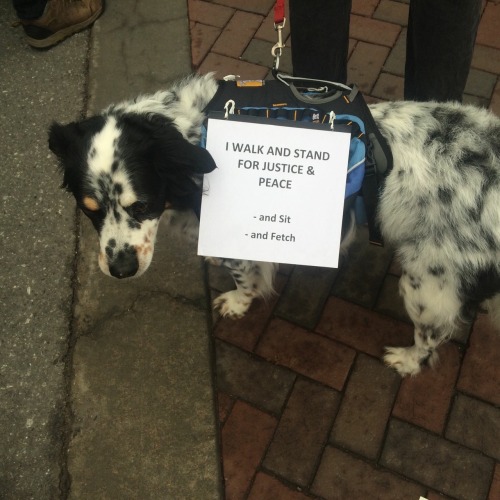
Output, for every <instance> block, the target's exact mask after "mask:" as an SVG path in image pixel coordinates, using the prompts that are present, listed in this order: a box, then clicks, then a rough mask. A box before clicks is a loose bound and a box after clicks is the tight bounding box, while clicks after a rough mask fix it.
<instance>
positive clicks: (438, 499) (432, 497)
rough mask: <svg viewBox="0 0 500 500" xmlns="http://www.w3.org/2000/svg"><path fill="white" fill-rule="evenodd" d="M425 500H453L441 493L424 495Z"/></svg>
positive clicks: (430, 492)
mask: <svg viewBox="0 0 500 500" xmlns="http://www.w3.org/2000/svg"><path fill="white" fill-rule="evenodd" d="M425 498H426V499H427V500H453V499H452V498H450V497H449V496H446V495H443V494H442V493H436V492H435V491H429V492H428V493H427V495H425Z"/></svg>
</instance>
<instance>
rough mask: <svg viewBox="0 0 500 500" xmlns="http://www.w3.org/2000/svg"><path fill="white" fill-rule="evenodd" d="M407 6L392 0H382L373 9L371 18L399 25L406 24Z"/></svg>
mask: <svg viewBox="0 0 500 500" xmlns="http://www.w3.org/2000/svg"><path fill="white" fill-rule="evenodd" d="M409 10H410V9H409V6H408V5H407V4H405V3H401V2H394V1H393V0H382V1H381V2H380V4H379V5H378V7H377V10H376V11H375V13H374V15H373V18H374V19H379V20H380V21H387V22H388V23H392V24H399V25H400V26H407V24H408V12H409Z"/></svg>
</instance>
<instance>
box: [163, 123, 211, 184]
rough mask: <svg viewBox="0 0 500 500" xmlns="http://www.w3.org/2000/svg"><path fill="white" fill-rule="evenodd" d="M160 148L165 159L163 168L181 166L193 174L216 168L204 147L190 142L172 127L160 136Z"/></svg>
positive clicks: (207, 171)
mask: <svg viewBox="0 0 500 500" xmlns="http://www.w3.org/2000/svg"><path fill="white" fill-rule="evenodd" d="M162 149H163V151H164V153H165V155H166V156H165V158H166V159H167V163H166V164H165V168H167V169H169V170H177V169H178V168H182V169H184V170H188V171H189V172H191V173H195V174H208V173H209V172H212V170H214V169H215V168H217V165H216V164H215V161H214V159H213V158H212V155H211V154H210V153H209V152H208V151H207V150H206V149H204V148H202V147H200V146H195V145H194V144H191V143H190V142H188V141H187V140H186V139H184V137H183V136H182V135H181V133H180V132H179V131H177V130H176V129H174V128H173V127H172V129H171V130H170V131H169V133H167V134H165V136H164V137H163V138H162Z"/></svg>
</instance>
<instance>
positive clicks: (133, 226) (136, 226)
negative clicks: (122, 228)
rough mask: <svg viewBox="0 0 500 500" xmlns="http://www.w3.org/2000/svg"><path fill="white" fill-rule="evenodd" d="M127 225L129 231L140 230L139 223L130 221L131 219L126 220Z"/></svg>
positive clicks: (133, 220)
mask: <svg viewBox="0 0 500 500" xmlns="http://www.w3.org/2000/svg"><path fill="white" fill-rule="evenodd" d="M127 225H128V227H129V228H130V229H140V228H141V223H140V222H139V221H136V220H135V219H131V218H128V219H127Z"/></svg>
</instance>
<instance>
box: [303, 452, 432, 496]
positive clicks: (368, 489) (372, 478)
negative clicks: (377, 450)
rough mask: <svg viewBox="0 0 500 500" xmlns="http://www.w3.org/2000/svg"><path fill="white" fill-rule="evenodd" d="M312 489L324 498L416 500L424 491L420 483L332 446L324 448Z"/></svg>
mask: <svg viewBox="0 0 500 500" xmlns="http://www.w3.org/2000/svg"><path fill="white" fill-rule="evenodd" d="M312 491H313V493H315V494H316V495H320V496H321V497H322V498H325V499H327V500H347V499H353V500H357V499H359V500H361V499H375V498H379V499H383V500H401V499H403V498H405V499H414V500H417V499H418V498H419V497H420V496H423V495H424V494H425V489H424V488H422V486H419V485H416V484H414V483H411V482H409V481H406V480H404V479H402V478H401V477H399V476H397V475H395V474H392V473H391V472H388V471H385V470H383V469H380V468H378V467H373V466H372V465H370V464H368V463H366V462H365V461H362V460H359V459H357V458H355V457H353V456H351V455H348V454H347V453H344V452H342V451H340V450H337V449H335V448H331V447H327V448H326V449H325V453H324V455H323V457H322V459H321V463H320V466H319V470H318V473H317V475H316V478H315V479H314V483H313V486H312Z"/></svg>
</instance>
